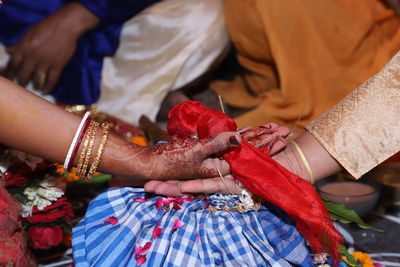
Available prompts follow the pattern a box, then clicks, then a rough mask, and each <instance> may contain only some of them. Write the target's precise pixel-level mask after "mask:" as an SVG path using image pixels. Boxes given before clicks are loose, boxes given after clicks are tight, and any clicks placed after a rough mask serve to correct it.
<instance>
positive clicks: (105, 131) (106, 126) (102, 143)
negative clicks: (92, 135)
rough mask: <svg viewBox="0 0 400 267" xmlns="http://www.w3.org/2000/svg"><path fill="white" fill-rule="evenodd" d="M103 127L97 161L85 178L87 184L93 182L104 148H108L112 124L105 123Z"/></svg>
mask: <svg viewBox="0 0 400 267" xmlns="http://www.w3.org/2000/svg"><path fill="white" fill-rule="evenodd" d="M101 127H102V128H103V132H102V136H101V140H100V145H99V148H98V150H97V155H96V157H95V159H94V160H93V163H92V166H90V169H89V172H88V173H87V175H86V176H85V178H84V179H85V181H86V182H89V181H90V180H92V178H93V175H94V174H95V172H96V169H97V167H98V166H99V163H100V160H101V156H102V155H103V152H104V148H105V147H106V143H107V139H108V135H109V133H110V124H109V123H108V122H105V123H103V124H102V125H101Z"/></svg>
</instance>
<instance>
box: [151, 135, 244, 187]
mask: <svg viewBox="0 0 400 267" xmlns="http://www.w3.org/2000/svg"><path fill="white" fill-rule="evenodd" d="M240 142H241V137H240V135H239V134H238V133H235V132H225V133H220V134H217V135H215V136H212V137H209V138H204V139H197V138H188V139H182V140H176V141H173V142H171V143H160V144H156V145H154V146H152V147H151V148H149V149H148V151H147V153H146V155H144V156H145V157H148V158H149V161H151V160H150V159H152V160H153V166H154V168H153V169H152V172H151V175H149V176H150V177H151V179H154V180H156V179H161V180H167V179H193V178H208V177H215V176H217V175H218V170H219V171H220V172H221V174H222V175H227V174H229V172H230V170H229V165H228V163H227V162H226V161H224V160H222V159H218V158H217V157H216V155H217V154H220V153H222V152H225V151H227V150H228V149H229V148H230V147H233V146H237V145H239V144H240Z"/></svg>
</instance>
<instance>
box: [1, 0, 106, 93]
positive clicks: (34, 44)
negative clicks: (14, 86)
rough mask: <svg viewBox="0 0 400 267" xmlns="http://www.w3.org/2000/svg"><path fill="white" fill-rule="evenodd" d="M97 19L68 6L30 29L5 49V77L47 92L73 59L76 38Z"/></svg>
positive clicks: (83, 9)
mask: <svg viewBox="0 0 400 267" xmlns="http://www.w3.org/2000/svg"><path fill="white" fill-rule="evenodd" d="M97 23H98V19H97V17H96V16H94V14H92V13H91V12H90V11H89V10H87V9H86V8H85V7H83V6H82V5H81V4H79V3H70V4H68V5H65V6H64V7H62V8H61V9H59V10H58V11H57V12H55V13H54V14H52V15H50V16H49V17H47V18H45V19H44V20H42V21H41V22H39V23H38V24H36V25H35V26H33V27H32V28H31V29H29V31H28V32H27V33H26V34H25V35H24V37H23V38H22V39H21V40H20V41H19V42H18V43H17V44H15V45H13V46H9V47H7V48H6V49H7V52H8V53H9V55H10V60H9V63H8V66H7V67H6V70H5V72H4V75H5V76H6V77H7V78H9V79H11V80H13V79H16V81H17V82H18V83H19V84H20V85H21V86H26V85H27V84H28V82H29V81H33V83H34V87H35V89H37V90H39V91H42V92H43V93H46V94H48V93H50V92H51V91H52V90H53V89H54V87H55V86H56V84H57V82H58V80H59V76H60V74H61V72H62V70H63V69H64V67H65V65H67V64H68V62H69V61H70V59H71V57H72V56H73V54H74V52H75V49H76V45H77V41H78V39H79V37H80V36H81V35H82V34H83V33H85V32H86V31H88V30H89V29H91V28H93V27H95V26H96V25H97Z"/></svg>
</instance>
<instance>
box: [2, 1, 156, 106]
mask: <svg viewBox="0 0 400 267" xmlns="http://www.w3.org/2000/svg"><path fill="white" fill-rule="evenodd" d="M159 1H160V0H81V1H79V2H81V3H82V4H83V5H84V6H85V7H86V8H88V9H89V10H91V11H92V12H93V13H94V14H95V15H97V16H98V17H99V18H100V23H99V25H98V27H97V28H96V29H95V30H92V31H90V32H88V33H86V34H85V35H84V36H82V37H81V38H80V39H79V41H78V46H77V49H76V51H75V54H74V55H73V57H72V59H71V61H70V62H69V63H68V65H67V66H66V67H65V68H64V70H63V72H62V74H61V76H60V80H59V83H58V84H57V86H56V88H55V90H54V91H53V96H54V97H55V98H56V99H57V100H58V101H61V102H63V103H65V104H84V105H89V104H93V103H95V102H96V101H97V100H98V98H99V96H100V79H101V69H102V66H103V58H104V57H105V56H111V55H113V54H114V53H115V51H116V49H117V48H118V45H119V36H120V33H121V28H122V25H123V23H124V22H125V21H126V20H128V19H129V18H131V17H133V16H134V15H135V14H137V13H139V12H140V11H142V10H143V9H145V8H146V7H148V6H150V5H152V4H153V3H156V2H159ZM70 2H72V0H41V1H32V0H12V1H4V3H3V5H2V7H1V8H0V42H1V43H3V44H4V45H6V46H9V45H13V44H15V43H17V42H18V41H19V40H20V39H21V38H22V37H23V35H24V34H25V33H26V32H27V31H28V30H29V28H31V27H32V26H33V25H34V24H36V23H38V22H39V21H41V20H43V19H44V18H46V17H47V16H48V15H50V14H52V13H54V12H55V11H56V10H58V9H59V8H60V7H62V6H64V5H65V4H67V3H70Z"/></svg>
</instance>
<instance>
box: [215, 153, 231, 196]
mask: <svg viewBox="0 0 400 267" xmlns="http://www.w3.org/2000/svg"><path fill="white" fill-rule="evenodd" d="M215 160H216V159H214V160H213V163H214V166H215V168H216V169H217V172H218V175H219V178H220V179H221V181H222V183H223V184H224V185H225V187H226V189H228V191H229V193H230V194H231V195H235V193H233V191H232V190H231V189H230V187H229V186H228V185H227V184H226V182H225V178H224V177H223V176H222V173H221V171H220V170H219V168H218V166H217V164H216V163H215Z"/></svg>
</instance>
